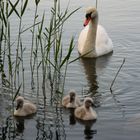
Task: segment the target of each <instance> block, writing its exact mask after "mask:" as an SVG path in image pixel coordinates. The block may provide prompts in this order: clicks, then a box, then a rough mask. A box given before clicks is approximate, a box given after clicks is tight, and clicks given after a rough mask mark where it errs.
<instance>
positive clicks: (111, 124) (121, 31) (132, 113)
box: [0, 0, 140, 140]
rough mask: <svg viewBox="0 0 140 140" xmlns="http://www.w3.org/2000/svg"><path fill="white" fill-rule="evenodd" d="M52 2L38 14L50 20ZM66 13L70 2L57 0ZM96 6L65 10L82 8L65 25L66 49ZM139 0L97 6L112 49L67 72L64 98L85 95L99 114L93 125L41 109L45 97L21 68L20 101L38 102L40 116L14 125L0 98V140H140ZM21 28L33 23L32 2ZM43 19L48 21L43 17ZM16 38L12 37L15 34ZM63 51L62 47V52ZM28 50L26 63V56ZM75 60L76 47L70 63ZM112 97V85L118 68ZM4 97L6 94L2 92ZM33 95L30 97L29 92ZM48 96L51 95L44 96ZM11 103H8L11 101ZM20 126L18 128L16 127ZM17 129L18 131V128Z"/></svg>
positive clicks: (83, 1)
mask: <svg viewBox="0 0 140 140" xmlns="http://www.w3.org/2000/svg"><path fill="white" fill-rule="evenodd" d="M52 4H53V1H51V0H42V1H41V3H40V9H39V12H40V14H42V13H43V11H44V10H45V11H46V15H49V14H48V12H49V10H50V7H51V5H52ZM61 4H62V9H65V8H66V6H67V4H68V0H61ZM91 5H95V1H94V0H76V1H73V0H70V3H69V9H70V10H74V9H75V8H77V7H81V9H80V10H79V11H77V12H76V13H75V14H74V15H73V16H71V18H70V19H69V20H68V21H67V22H66V24H65V26H64V36H63V38H64V46H68V42H69V40H70V38H71V36H73V35H74V36H75V43H77V39H78V35H79V33H80V31H81V30H82V29H83V26H82V25H83V21H84V12H85V9H86V7H87V6H91ZM139 5H140V1H138V0H123V1H122V0H116V1H115V0H105V1H101V0H99V1H98V11H99V23H100V24H102V25H103V26H104V27H105V29H106V30H107V32H108V34H109V36H110V37H111V39H112V41H113V45H114V51H113V53H112V54H109V55H107V56H103V57H100V58H97V59H80V60H78V61H76V62H74V63H71V64H70V65H69V67H68V71H67V76H66V85H65V94H67V92H68V91H69V89H75V90H76V91H77V93H78V95H79V96H80V97H81V99H83V97H84V96H93V97H94V98H95V103H96V106H97V107H96V108H94V109H95V110H96V112H97V114H98V119H97V121H96V122H87V123H83V122H79V121H77V120H75V118H74V117H73V113H72V111H69V110H66V109H63V108H57V109H56V108H55V107H53V106H51V105H50V104H49V102H47V103H46V104H45V106H44V104H43V97H42V96H41V97H40V98H39V99H36V96H35V94H34V93H33V91H31V89H30V86H29V85H30V80H29V77H30V75H29V71H30V70H29V69H30V67H29V65H25V70H26V71H25V72H26V74H25V81H27V82H26V83H25V86H26V91H25V93H24V96H25V97H26V98H28V99H32V100H33V101H34V102H36V104H37V102H38V112H37V114H36V115H35V116H33V118H29V119H24V118H23V119H22V120H15V118H13V117H12V116H11V115H10V113H11V112H10V111H9V106H10V105H9V101H8V99H9V98H10V97H8V95H7V94H4V95H0V107H1V108H0V125H1V127H0V140H1V139H2V140H8V139H16V140H18V139H24V140H56V139H59V140H71V139H73V140H92V139H94V140H105V139H106V140H118V139H119V140H132V139H133V140H139V138H140V109H139V104H140V88H139V86H140V56H139V55H140V29H139V25H140V16H139V13H140V8H139ZM28 12H29V13H27V16H26V17H24V18H25V20H24V21H25V23H27V24H30V23H32V18H31V17H32V16H33V15H34V5H33V4H32V2H31V1H30V4H29V8H28ZM47 19H49V17H48V16H47ZM11 20H12V23H14V24H15V25H14V24H13V28H12V30H13V31H16V28H17V27H16V24H17V23H16V22H13V21H16V19H11ZM13 38H14V35H13ZM24 39H25V42H24V44H26V47H27V48H28V47H30V45H31V42H30V41H28V34H27V35H26V36H25V37H24ZM65 49H66V48H65ZM26 51H27V57H26V59H25V63H28V62H29V60H30V58H29V57H28V56H29V55H30V54H29V52H28V49H26ZM77 56H78V52H77V48H76V47H75V49H74V51H73V54H72V58H71V60H73V59H74V58H76V57H77ZM124 58H125V63H124V65H123V67H122V69H121V71H120V73H119V75H118V76H117V79H116V81H115V83H114V85H113V87H112V92H110V85H111V83H112V81H113V79H114V77H115V75H116V73H117V71H118V69H119V68H120V66H121V64H122V62H123V59H124ZM4 92H6V93H7V91H4ZM31 92H32V94H28V93H31ZM47 94H49V93H47ZM9 100H10V99H9ZM17 122H18V123H17ZM19 122H20V123H19ZM18 124H20V126H19V125H18Z"/></svg>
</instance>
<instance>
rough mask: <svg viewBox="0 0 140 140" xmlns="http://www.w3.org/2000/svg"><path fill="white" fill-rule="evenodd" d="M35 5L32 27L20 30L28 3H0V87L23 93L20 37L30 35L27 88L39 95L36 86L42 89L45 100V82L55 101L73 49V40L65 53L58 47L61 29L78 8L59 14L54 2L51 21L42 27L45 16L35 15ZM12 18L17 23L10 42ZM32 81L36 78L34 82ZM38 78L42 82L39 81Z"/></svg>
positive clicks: (23, 51)
mask: <svg viewBox="0 0 140 140" xmlns="http://www.w3.org/2000/svg"><path fill="white" fill-rule="evenodd" d="M39 4H40V0H35V13H34V19H33V23H32V25H30V26H29V25H28V26H26V25H24V26H23V20H24V19H23V17H24V16H25V13H26V12H27V7H28V0H21V1H20V0H15V1H14V2H13V1H11V0H2V1H1V2H0V7H1V9H0V19H1V20H0V73H1V85H2V86H7V87H9V88H11V89H12V90H14V89H19V87H20V89H22V90H23V92H24V91H25V88H26V87H25V74H26V71H25V69H24V67H25V66H24V65H25V62H24V58H25V57H26V47H25V45H24V42H25V41H24V40H23V37H22V36H23V35H24V34H26V32H27V31H31V38H30V40H31V48H30V62H29V64H28V65H30V73H31V74H30V75H31V88H32V89H34V88H35V87H37V89H38V90H37V91H38V92H39V89H40V86H39V85H42V93H43V96H44V98H46V85H47V82H46V81H48V80H49V86H50V89H51V97H52V99H54V98H55V99H56V98H58V95H59V96H61V95H62V93H63V91H64V84H65V76H66V71H67V67H68V64H69V60H70V56H71V54H72V51H73V48H74V38H73V37H72V38H71V39H70V41H69V42H70V43H69V46H67V47H68V48H67V52H66V51H65V53H64V51H63V50H64V49H63V47H64V46H63V43H62V40H63V27H64V24H65V22H66V21H67V20H68V18H69V17H70V16H71V15H73V14H74V13H75V12H76V11H77V10H78V9H79V8H77V9H75V10H73V11H72V12H69V10H68V7H66V9H65V10H64V11H61V7H60V1H59V0H58V1H56V0H54V2H53V6H52V8H51V11H50V17H51V18H50V21H49V23H48V24H47V25H46V21H45V19H46V17H45V12H44V13H42V16H40V15H39V14H38V7H39ZM13 15H14V18H15V17H16V18H17V21H18V22H19V23H18V32H17V34H15V35H14V37H15V38H14V39H13V36H12V35H13V33H11V32H12V31H11V28H12V27H11V19H12V18H13ZM40 17H41V18H40ZM11 38H12V39H11ZM13 50H15V51H13ZM35 75H36V76H35ZM34 77H37V78H36V81H35V78H34ZM40 77H41V79H42V80H40ZM40 81H41V83H40ZM21 85H22V86H21ZM56 93H57V94H56ZM56 95H57V97H56ZM13 97H14V96H13ZM55 99H54V100H55Z"/></svg>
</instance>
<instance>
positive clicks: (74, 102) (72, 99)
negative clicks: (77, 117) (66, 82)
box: [62, 90, 81, 108]
mask: <svg viewBox="0 0 140 140" xmlns="http://www.w3.org/2000/svg"><path fill="white" fill-rule="evenodd" d="M62 105H63V106H64V107H66V108H76V107H78V106H80V105H81V102H80V99H79V98H78V97H77V96H76V92H75V91H74V90H70V91H69V94H68V95H66V96H64V97H63V99H62Z"/></svg>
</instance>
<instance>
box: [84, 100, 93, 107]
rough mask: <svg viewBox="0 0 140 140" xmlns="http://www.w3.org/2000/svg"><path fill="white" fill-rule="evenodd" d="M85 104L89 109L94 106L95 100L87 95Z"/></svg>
mask: <svg viewBox="0 0 140 140" xmlns="http://www.w3.org/2000/svg"><path fill="white" fill-rule="evenodd" d="M84 105H85V107H86V108H87V109H89V108H90V107H91V106H93V100H92V98H90V97H86V98H85V100H84Z"/></svg>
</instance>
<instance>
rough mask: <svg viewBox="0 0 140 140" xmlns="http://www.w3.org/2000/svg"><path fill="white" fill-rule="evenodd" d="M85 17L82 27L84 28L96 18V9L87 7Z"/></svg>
mask: <svg viewBox="0 0 140 140" xmlns="http://www.w3.org/2000/svg"><path fill="white" fill-rule="evenodd" d="M85 17H86V20H85V22H84V26H86V25H87V24H88V23H89V21H90V20H91V19H92V20H94V19H96V18H97V17H98V12H97V10H96V8H95V7H88V8H87V10H86V15H85Z"/></svg>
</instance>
